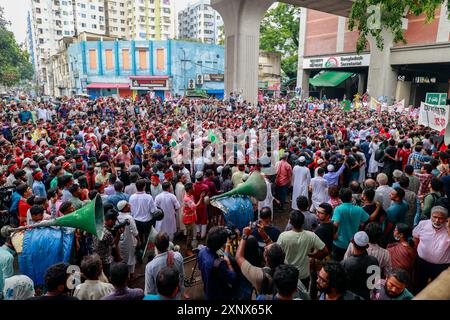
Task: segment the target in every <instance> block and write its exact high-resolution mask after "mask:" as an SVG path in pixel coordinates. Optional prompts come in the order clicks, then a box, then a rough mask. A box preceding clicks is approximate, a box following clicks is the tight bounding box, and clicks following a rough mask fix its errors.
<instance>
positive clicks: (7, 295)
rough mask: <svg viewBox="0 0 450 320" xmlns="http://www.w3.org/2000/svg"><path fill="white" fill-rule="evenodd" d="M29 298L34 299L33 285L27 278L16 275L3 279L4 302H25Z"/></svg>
mask: <svg viewBox="0 0 450 320" xmlns="http://www.w3.org/2000/svg"><path fill="white" fill-rule="evenodd" d="M31 297H34V283H33V280H31V279H30V278H29V277H27V276H25V275H17V276H12V277H9V278H7V279H5V286H4V288H3V299H4V300H27V299H29V298H31Z"/></svg>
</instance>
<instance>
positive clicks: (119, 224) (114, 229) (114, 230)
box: [109, 219, 130, 237]
mask: <svg viewBox="0 0 450 320" xmlns="http://www.w3.org/2000/svg"><path fill="white" fill-rule="evenodd" d="M129 225H130V220H128V219H126V220H125V221H123V222H117V223H116V224H115V225H114V227H112V228H110V229H109V231H110V232H111V233H112V235H113V236H114V237H115V236H116V235H117V232H118V231H119V230H120V229H122V228H123V227H126V226H129Z"/></svg>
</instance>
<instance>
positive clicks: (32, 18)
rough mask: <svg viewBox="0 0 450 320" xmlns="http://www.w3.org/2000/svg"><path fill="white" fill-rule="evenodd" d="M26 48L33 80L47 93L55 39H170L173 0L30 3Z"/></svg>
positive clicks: (56, 48) (40, 0)
mask: <svg viewBox="0 0 450 320" xmlns="http://www.w3.org/2000/svg"><path fill="white" fill-rule="evenodd" d="M30 1H31V8H30V11H29V20H28V32H27V33H28V39H27V42H28V46H29V47H30V48H32V49H33V54H32V62H33V66H34V69H35V75H36V80H37V82H38V84H39V85H40V88H41V91H42V92H43V93H44V94H51V92H52V88H51V85H52V83H53V79H51V78H52V74H50V72H49V70H50V69H51V68H52V67H51V66H52V61H51V59H50V57H51V56H53V55H55V54H57V52H58V51H59V50H60V47H59V40H60V39H62V38H64V37H74V36H75V37H76V36H78V35H79V34H81V33H83V32H87V33H93V34H97V35H100V36H101V35H105V36H109V37H117V38H120V39H136V40H150V39H161V40H162V39H171V38H174V36H175V21H174V14H175V13H174V11H175V9H174V1H175V0H30Z"/></svg>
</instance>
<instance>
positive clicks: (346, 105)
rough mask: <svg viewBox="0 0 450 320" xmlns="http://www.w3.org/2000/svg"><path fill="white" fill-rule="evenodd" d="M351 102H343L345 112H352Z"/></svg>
mask: <svg viewBox="0 0 450 320" xmlns="http://www.w3.org/2000/svg"><path fill="white" fill-rule="evenodd" d="M351 104H352V103H351V102H350V101H349V100H342V107H343V108H344V111H350V107H351Z"/></svg>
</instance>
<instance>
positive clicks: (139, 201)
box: [130, 192, 156, 222]
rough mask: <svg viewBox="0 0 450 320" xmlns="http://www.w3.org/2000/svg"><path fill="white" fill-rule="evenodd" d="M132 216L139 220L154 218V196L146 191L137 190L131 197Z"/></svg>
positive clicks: (145, 220)
mask: <svg viewBox="0 0 450 320" xmlns="http://www.w3.org/2000/svg"><path fill="white" fill-rule="evenodd" d="M130 209H131V216H132V217H133V218H134V220H136V221H139V222H147V221H150V220H151V219H152V213H153V212H155V210H156V205H155V202H154V201H153V197H152V196H151V195H149V194H147V193H144V192H136V193H135V194H133V195H131V197H130Z"/></svg>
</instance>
